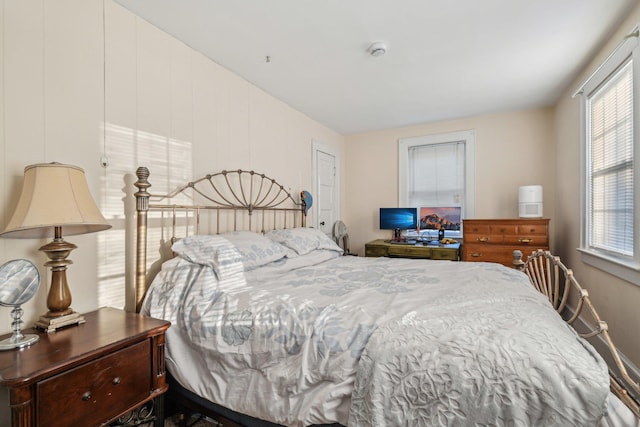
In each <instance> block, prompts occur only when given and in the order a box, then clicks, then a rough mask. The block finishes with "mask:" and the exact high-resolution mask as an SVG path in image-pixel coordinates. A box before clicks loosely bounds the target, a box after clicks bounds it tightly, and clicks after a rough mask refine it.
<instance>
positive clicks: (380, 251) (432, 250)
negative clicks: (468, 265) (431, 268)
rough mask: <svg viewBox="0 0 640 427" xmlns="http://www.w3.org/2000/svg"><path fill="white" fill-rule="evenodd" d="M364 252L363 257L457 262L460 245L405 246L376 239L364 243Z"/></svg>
mask: <svg viewBox="0 0 640 427" xmlns="http://www.w3.org/2000/svg"><path fill="white" fill-rule="evenodd" d="M364 252H365V256H368V257H381V256H386V257H397V258H422V259H440V260H450V261H458V260H459V259H460V243H454V244H451V245H441V244H434V245H421V244H420V245H405V244H397V243H389V242H388V241H386V240H383V239H378V240H374V241H371V242H369V243H366V244H365V245H364Z"/></svg>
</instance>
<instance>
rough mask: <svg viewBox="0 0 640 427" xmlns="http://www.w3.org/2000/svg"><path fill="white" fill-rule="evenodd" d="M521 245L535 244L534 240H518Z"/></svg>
mask: <svg viewBox="0 0 640 427" xmlns="http://www.w3.org/2000/svg"><path fill="white" fill-rule="evenodd" d="M518 241H519V242H520V243H533V239H518Z"/></svg>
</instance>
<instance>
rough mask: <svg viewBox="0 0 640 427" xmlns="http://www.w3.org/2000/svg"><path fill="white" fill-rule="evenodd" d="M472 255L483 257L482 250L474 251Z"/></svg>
mask: <svg viewBox="0 0 640 427" xmlns="http://www.w3.org/2000/svg"><path fill="white" fill-rule="evenodd" d="M471 256H472V257H474V258H478V257H481V256H482V252H473V253H472V254H471Z"/></svg>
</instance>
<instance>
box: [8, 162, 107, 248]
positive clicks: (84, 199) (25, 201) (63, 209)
mask: <svg viewBox="0 0 640 427" xmlns="http://www.w3.org/2000/svg"><path fill="white" fill-rule="evenodd" d="M55 227H62V228H63V229H64V234H65V235H67V236H68V235H75V234H84V233H92V232H95V231H102V230H106V229H108V228H111V225H109V223H107V220H106V219H105V218H104V217H103V216H102V214H101V213H100V210H99V209H98V207H97V206H96V202H95V201H94V200H93V197H91V193H90V192H89V187H88V185H87V180H86V178H85V175H84V171H83V170H82V169H81V168H79V167H77V166H71V165H63V164H60V163H41V164H35V165H30V166H27V167H26V168H25V169H24V184H23V186H22V194H20V200H19V201H18V206H17V207H16V210H15V212H14V213H13V216H12V217H11V220H10V221H9V224H7V228H6V229H5V230H4V231H3V232H2V233H0V236H2V237H12V238H21V239H34V238H46V237H51V236H53V235H54V230H55Z"/></svg>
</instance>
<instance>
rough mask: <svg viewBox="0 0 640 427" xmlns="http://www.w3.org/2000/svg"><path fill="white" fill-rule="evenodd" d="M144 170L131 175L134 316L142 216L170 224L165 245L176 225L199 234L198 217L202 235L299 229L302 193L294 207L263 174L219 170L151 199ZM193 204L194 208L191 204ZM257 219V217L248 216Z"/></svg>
mask: <svg viewBox="0 0 640 427" xmlns="http://www.w3.org/2000/svg"><path fill="white" fill-rule="evenodd" d="M149 175H150V174H149V169H147V168H146V167H144V166H141V167H139V168H138V169H137V170H136V176H137V177H138V180H137V181H136V182H135V183H134V185H135V186H136V187H137V189H138V191H137V192H136V193H134V196H135V198H136V211H137V236H136V267H135V268H136V273H135V284H136V285H135V286H136V310H137V311H139V310H140V305H141V304H142V300H143V298H144V295H145V292H146V290H147V225H148V222H147V220H148V213H149V212H153V211H159V212H161V214H162V215H165V214H168V216H169V217H170V218H171V241H172V242H173V241H174V240H175V239H176V238H177V236H176V228H177V226H178V223H179V222H180V221H181V222H182V223H186V224H190V225H189V226H186V227H185V232H186V233H188V232H189V231H188V230H189V227H191V229H192V232H193V234H199V233H200V231H201V219H202V216H203V215H206V216H207V219H209V220H211V219H212V217H213V219H214V222H213V223H211V222H209V224H208V227H207V230H206V232H208V233H210V234H218V233H221V232H225V231H238V230H249V231H255V232H265V231H269V230H273V229H277V228H292V227H305V226H306V214H307V211H308V209H309V208H310V207H311V206H307V202H306V198H307V196H306V195H307V194H308V193H307V192H305V191H303V192H301V200H300V201H299V202H298V201H296V200H295V199H294V198H293V197H292V195H291V193H289V192H288V191H287V190H285V188H284V186H282V185H281V184H279V183H278V182H276V180H275V179H273V178H269V177H268V176H266V175H265V174H262V173H258V172H255V171H245V170H242V169H237V170H223V171H221V172H217V173H214V174H207V175H205V176H203V177H202V178H199V179H197V180H195V181H191V182H189V183H187V184H186V185H184V186H182V187H180V188H178V189H176V190H174V191H172V192H171V193H168V194H163V195H155V194H151V193H149V192H148V189H149V187H151V184H150V182H149V180H148V178H149ZM196 201H197V202H196ZM254 214H257V215H254Z"/></svg>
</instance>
